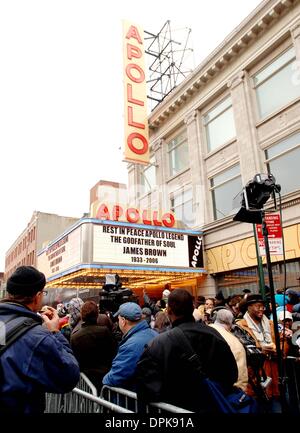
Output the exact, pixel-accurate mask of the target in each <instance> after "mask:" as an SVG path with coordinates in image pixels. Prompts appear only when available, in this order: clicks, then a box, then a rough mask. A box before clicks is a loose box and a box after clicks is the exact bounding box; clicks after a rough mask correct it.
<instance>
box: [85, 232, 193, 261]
mask: <svg viewBox="0 0 300 433" xmlns="http://www.w3.org/2000/svg"><path fill="white" fill-rule="evenodd" d="M93 261H94V262H99V263H111V264H113V263H115V264H131V265H132V264H138V265H153V266H167V267H189V250H188V236H187V235H185V234H181V233H171V232H165V231H160V230H149V229H143V228H142V229H141V228H139V229H138V228H131V227H123V226H113V225H111V226H110V225H103V226H101V225H98V226H94V248H93Z"/></svg>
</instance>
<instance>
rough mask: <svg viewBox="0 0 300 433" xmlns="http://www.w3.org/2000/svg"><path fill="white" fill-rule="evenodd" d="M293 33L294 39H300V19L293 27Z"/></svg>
mask: <svg viewBox="0 0 300 433" xmlns="http://www.w3.org/2000/svg"><path fill="white" fill-rule="evenodd" d="M291 34H292V38H293V39H298V38H299V37H300V21H299V22H298V23H297V24H296V25H295V26H293V27H292V28H291Z"/></svg>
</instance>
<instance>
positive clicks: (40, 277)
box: [0, 266, 80, 414]
mask: <svg viewBox="0 0 300 433" xmlns="http://www.w3.org/2000/svg"><path fill="white" fill-rule="evenodd" d="M45 284H46V279H45V275H44V274H43V273H42V272H39V271H38V270H37V269H35V268H34V267H32V266H20V267H19V268H17V269H16V270H15V271H14V273H13V274H12V275H11V276H10V277H9V278H8V280H7V285H6V290H7V292H8V298H7V299H4V300H2V301H1V302H0V321H1V324H2V325H3V328H4V330H5V337H6V335H9V333H10V332H11V331H14V332H15V330H16V319H17V320H18V324H19V325H18V327H19V328H21V329H22V330H24V329H26V332H23V333H22V334H21V335H20V334H19V337H18V339H15V340H14V341H12V340H9V337H8V338H5V344H4V346H3V347H2V350H3V352H2V353H1V369H0V379H1V380H0V414H41V413H43V412H44V409H45V393H46V392H50V393H65V392H69V391H71V390H72V389H73V388H74V387H75V386H76V384H77V382H78V380H79V374H80V373H79V366H78V363H77V361H76V359H75V357H74V356H73V353H72V350H71V348H70V346H69V343H68V341H67V340H66V338H65V337H64V336H63V335H62V334H61V333H60V331H59V317H58V314H57V311H56V310H55V309H54V308H51V307H48V308H47V312H45V313H42V314H41V315H38V314H37V312H39V311H40V310H41V308H42V305H43V298H44V295H45V290H44V287H45ZM26 322H27V325H28V323H31V325H30V326H27V325H26ZM9 341H10V342H11V344H8V342H9Z"/></svg>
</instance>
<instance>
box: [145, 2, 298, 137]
mask: <svg viewBox="0 0 300 433" xmlns="http://www.w3.org/2000/svg"><path fill="white" fill-rule="evenodd" d="M299 1H300V0H278V1H277V2H275V3H274V4H273V5H272V6H271V7H270V8H269V9H266V11H265V12H263V10H264V9H265V8H266V4H263V5H262V7H261V10H259V11H257V20H256V21H255V22H254V23H252V24H251V21H253V18H254V15H253V14H252V15H250V16H249V17H248V21H247V22H245V20H244V21H243V22H242V23H241V25H240V27H239V28H238V29H236V30H234V32H232V34H231V35H230V36H231V37H230V36H229V37H228V38H226V39H225V42H224V43H223V44H221V45H220V46H219V47H217V48H216V50H215V51H213V52H212V54H211V55H210V56H208V58H207V59H205V60H204V62H203V63H201V64H200V65H199V67H198V68H196V69H195V71H194V72H193V73H192V76H191V77H188V78H186V80H185V81H183V83H181V84H180V85H179V87H178V89H176V90H174V92H175V94H176V97H175V98H174V96H173V95H172V94H173V92H172V94H171V95H169V97H167V98H166V100H165V101H163V102H162V103H161V104H159V105H158V107H157V108H156V109H155V110H154V112H153V114H152V115H151V116H150V117H149V127H150V129H156V128H158V127H159V126H160V125H161V124H162V123H163V122H164V121H165V120H166V119H167V118H169V117H170V116H172V115H173V114H174V113H175V112H176V111H178V109H180V108H181V107H182V106H183V105H184V104H185V103H186V102H187V101H188V100H190V99H191V98H192V96H193V95H195V94H196V93H198V92H199V91H201V90H202V89H203V87H205V86H206V84H207V83H208V82H209V81H210V80H211V79H212V78H213V77H215V76H216V74H217V73H218V72H219V71H220V70H223V69H224V68H226V66H227V65H228V64H229V63H230V62H231V61H232V60H233V59H235V58H236V57H237V56H238V55H240V53H241V52H242V51H244V50H245V49H247V47H248V46H249V45H250V44H251V43H252V42H253V41H255V40H257V39H259V38H260V37H261V35H262V34H263V33H265V32H266V31H267V29H268V28H270V27H271V25H272V24H273V23H275V22H276V21H277V20H278V19H279V18H280V16H281V15H282V14H283V13H284V12H287V11H288V10H289V9H291V8H292V7H294V5H295V4H297V3H298V2H299ZM270 3H271V1H270ZM296 28H297V26H296ZM243 30H244V31H243ZM297 31H298V30H297ZM237 34H240V36H239V37H237ZM230 41H232V42H231V44H230ZM189 81H190V84H189V85H188V87H187V83H188V82H189Z"/></svg>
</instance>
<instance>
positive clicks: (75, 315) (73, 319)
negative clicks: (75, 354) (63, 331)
mask: <svg viewBox="0 0 300 433" xmlns="http://www.w3.org/2000/svg"><path fill="white" fill-rule="evenodd" d="M83 304H84V302H83V300H82V299H80V298H72V299H71V301H70V302H69V303H68V306H67V309H68V313H69V316H70V319H69V323H70V326H71V328H72V329H74V328H75V326H76V325H77V324H78V322H79V321H80V317H81V316H80V310H81V307H82V306H83Z"/></svg>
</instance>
